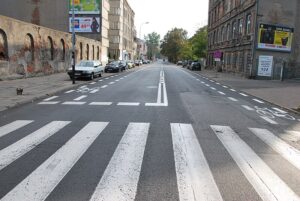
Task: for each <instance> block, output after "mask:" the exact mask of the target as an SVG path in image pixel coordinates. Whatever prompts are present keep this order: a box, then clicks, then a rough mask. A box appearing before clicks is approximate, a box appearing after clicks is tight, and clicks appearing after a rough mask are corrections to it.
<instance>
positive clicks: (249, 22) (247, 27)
mask: <svg viewBox="0 0 300 201" xmlns="http://www.w3.org/2000/svg"><path fill="white" fill-rule="evenodd" d="M251 20H252V16H251V14H249V15H247V22H246V34H250V32H251Z"/></svg>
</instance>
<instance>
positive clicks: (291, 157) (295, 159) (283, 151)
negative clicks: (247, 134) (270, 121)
mask: <svg viewBox="0 0 300 201" xmlns="http://www.w3.org/2000/svg"><path fill="white" fill-rule="evenodd" d="M249 129H250V131H252V133H254V134H255V135H256V136H257V137H259V138H260V139H261V140H262V141H264V142H265V143H266V144H267V145H269V146H270V147H272V149H274V150H275V151H276V152H277V153H279V154H280V155H281V156H282V157H283V158H285V159H286V160H288V161H289V162H290V163H291V164H293V165H294V166H295V167H296V168H298V169H299V170H300V151H299V150H297V149H295V148H294V147H292V146H290V145H289V144H287V143H286V142H284V141H283V140H281V139H280V138H278V137H276V136H275V135H274V134H273V133H271V132H270V131H268V130H267V129H260V128H249Z"/></svg>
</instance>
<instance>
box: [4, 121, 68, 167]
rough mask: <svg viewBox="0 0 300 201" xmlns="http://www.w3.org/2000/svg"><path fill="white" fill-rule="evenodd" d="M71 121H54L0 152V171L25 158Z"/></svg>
mask: <svg viewBox="0 0 300 201" xmlns="http://www.w3.org/2000/svg"><path fill="white" fill-rule="evenodd" d="M69 123H70V121H53V122H51V123H49V124H47V125H46V126H44V127H42V128H40V129H39V130H37V131H35V132H33V133H31V134H30V135H28V136H26V137H24V138H23V139H21V140H19V141H17V142H15V143H14V144H12V145H10V146H8V147H6V148H4V149H2V150H1V151H0V170H2V169H3V168H5V167H6V166H8V165H9V164H10V163H12V162H13V161H15V160H16V159H18V158H19V157H21V156H23V155H24V154H26V153H27V152H29V151H30V150H32V149H33V148H35V147H36V146H38V145H39V144H40V143H41V142H43V141H44V140H46V139H47V138H49V137H50V136H52V135H53V134H55V133H56V132H57V131H59V130H60V129H62V128H63V127H65V126H66V125H68V124H69Z"/></svg>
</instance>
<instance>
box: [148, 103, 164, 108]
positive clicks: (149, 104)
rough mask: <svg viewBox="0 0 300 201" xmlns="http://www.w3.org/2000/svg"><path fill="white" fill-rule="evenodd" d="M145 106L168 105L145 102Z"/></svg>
mask: <svg viewBox="0 0 300 201" xmlns="http://www.w3.org/2000/svg"><path fill="white" fill-rule="evenodd" d="M145 106H148V107H163V106H166V105H165V104H164V103H145Z"/></svg>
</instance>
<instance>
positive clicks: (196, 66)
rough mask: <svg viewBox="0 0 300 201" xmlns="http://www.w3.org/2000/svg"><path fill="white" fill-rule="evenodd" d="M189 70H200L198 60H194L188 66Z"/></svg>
mask: <svg viewBox="0 0 300 201" xmlns="http://www.w3.org/2000/svg"><path fill="white" fill-rule="evenodd" d="M190 69H191V70H201V64H200V62H199V61H194V62H192V64H191V67H190Z"/></svg>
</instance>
